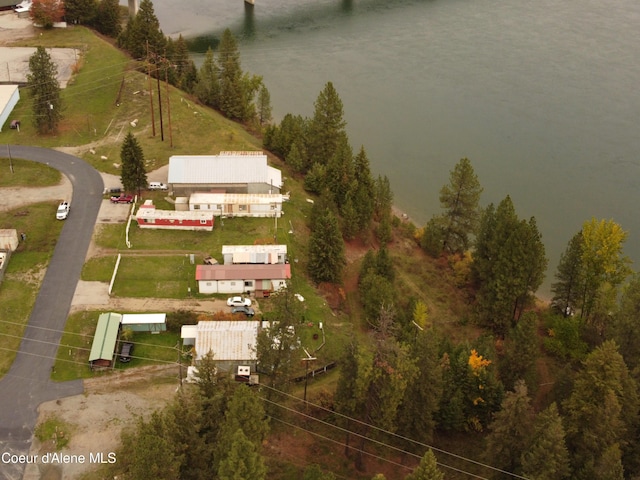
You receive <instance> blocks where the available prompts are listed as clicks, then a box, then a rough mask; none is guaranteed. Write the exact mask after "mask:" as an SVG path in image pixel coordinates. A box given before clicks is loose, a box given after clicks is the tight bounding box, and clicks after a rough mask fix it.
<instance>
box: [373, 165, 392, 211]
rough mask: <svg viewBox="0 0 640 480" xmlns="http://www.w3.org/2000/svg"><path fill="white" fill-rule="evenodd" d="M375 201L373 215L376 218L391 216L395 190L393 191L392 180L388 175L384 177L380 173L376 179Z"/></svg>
mask: <svg viewBox="0 0 640 480" xmlns="http://www.w3.org/2000/svg"><path fill="white" fill-rule="evenodd" d="M373 202H374V203H373V205H374V209H373V215H374V217H375V219H376V220H378V221H381V220H382V219H384V218H390V217H391V208H392V207H393V192H392V191H391V182H389V179H388V178H387V176H386V175H385V176H384V177H381V176H380V175H378V178H377V179H376V182H375V194H374V197H373Z"/></svg>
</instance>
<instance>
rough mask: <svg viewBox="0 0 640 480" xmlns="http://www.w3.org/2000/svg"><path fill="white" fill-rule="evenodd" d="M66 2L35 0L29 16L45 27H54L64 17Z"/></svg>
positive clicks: (34, 21)
mask: <svg viewBox="0 0 640 480" xmlns="http://www.w3.org/2000/svg"><path fill="white" fill-rule="evenodd" d="M64 5H65V4H64V3H63V2H62V1H60V0H33V3H32V4H31V9H30V10H29V16H30V17H31V20H33V23H36V24H38V25H42V27H43V28H47V29H49V28H53V24H54V23H57V22H61V21H62V19H63V18H64Z"/></svg>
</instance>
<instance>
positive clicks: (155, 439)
mask: <svg viewBox="0 0 640 480" xmlns="http://www.w3.org/2000/svg"><path fill="white" fill-rule="evenodd" d="M171 434H172V432H171V430H170V428H168V426H167V423H166V419H165V418H164V416H163V415H162V414H161V413H159V412H154V413H153V414H152V415H151V418H150V419H149V421H147V422H145V421H144V420H142V419H140V421H139V423H138V428H137V431H136V433H135V434H127V431H126V429H125V430H124V435H123V439H122V440H123V442H122V443H123V448H124V450H125V451H126V452H127V455H128V459H129V460H128V463H129V468H128V472H127V473H128V475H130V476H131V478H135V479H138V480H174V479H176V478H178V472H179V470H180V464H181V462H182V459H181V458H179V457H177V456H176V454H175V450H174V445H173V441H172V436H171Z"/></svg>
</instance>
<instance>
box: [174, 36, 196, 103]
mask: <svg viewBox="0 0 640 480" xmlns="http://www.w3.org/2000/svg"><path fill="white" fill-rule="evenodd" d="M173 43H174V45H173V48H172V49H171V50H170V49H169V48H168V47H167V55H168V57H169V60H170V62H171V65H172V67H173V68H170V69H169V71H170V72H173V75H174V77H175V80H174V81H171V80H170V83H171V84H172V85H175V86H176V87H178V88H180V89H181V90H184V91H185V92H192V91H193V88H194V85H195V83H196V80H197V77H198V70H197V68H196V65H195V63H193V60H192V59H191V55H190V54H189V47H188V46H187V42H186V40H185V39H184V37H183V36H182V35H180V36H178V39H177V40H176V41H175V42H173ZM169 51H171V53H170V54H169Z"/></svg>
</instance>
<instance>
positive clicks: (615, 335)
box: [609, 274, 640, 371]
mask: <svg viewBox="0 0 640 480" xmlns="http://www.w3.org/2000/svg"><path fill="white" fill-rule="evenodd" d="M639 319H640V275H638V274H636V275H635V276H634V277H633V278H632V279H631V281H630V282H629V284H628V285H627V286H626V288H625V290H624V293H623V295H622V299H621V301H620V309H619V311H618V312H617V314H616V315H615V316H614V320H613V325H612V329H611V330H612V331H611V333H610V335H609V336H610V337H611V338H612V339H613V340H615V342H616V344H618V345H619V349H620V354H621V355H622V357H623V358H624V361H625V363H626V364H627V366H628V367H629V370H631V371H640V323H639Z"/></svg>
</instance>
